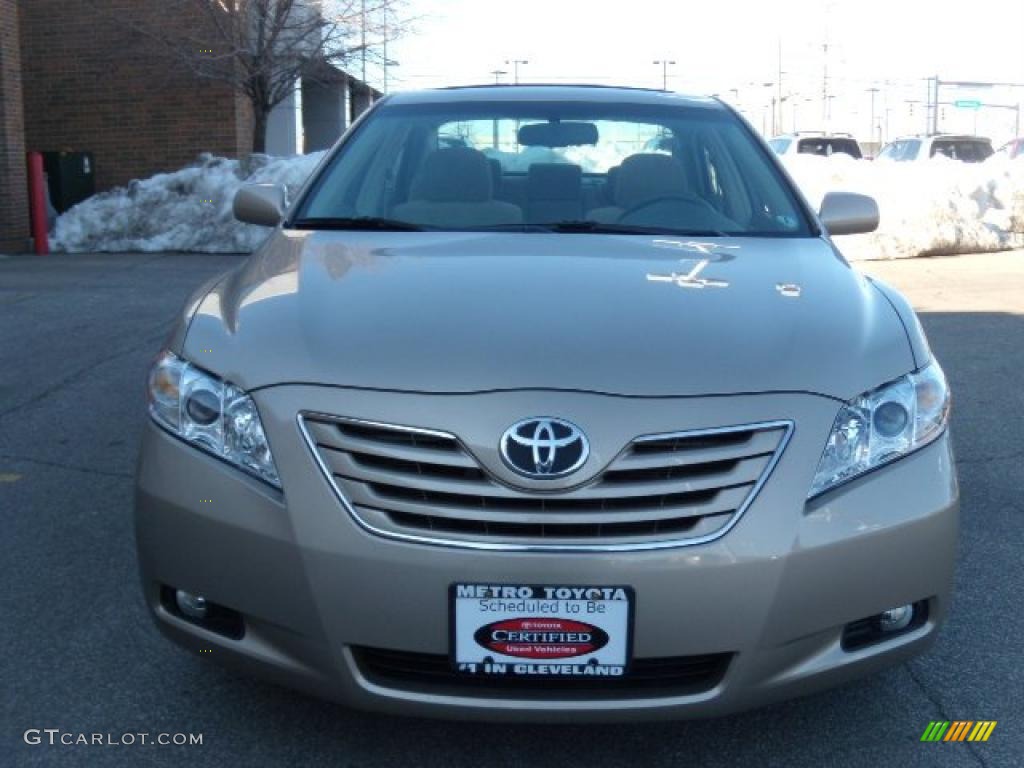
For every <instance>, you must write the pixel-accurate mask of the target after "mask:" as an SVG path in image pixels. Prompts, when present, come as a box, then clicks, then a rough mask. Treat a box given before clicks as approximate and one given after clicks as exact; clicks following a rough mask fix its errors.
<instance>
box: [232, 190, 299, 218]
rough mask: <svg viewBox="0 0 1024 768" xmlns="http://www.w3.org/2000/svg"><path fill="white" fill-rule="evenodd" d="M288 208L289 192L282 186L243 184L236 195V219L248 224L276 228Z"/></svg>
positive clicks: (234, 207)
mask: <svg viewBox="0 0 1024 768" xmlns="http://www.w3.org/2000/svg"><path fill="white" fill-rule="evenodd" d="M287 207H288V192H287V190H285V188H284V187H282V186H281V185H280V184H243V185H242V186H241V187H240V188H239V190H238V192H236V193H235V203H234V206H233V209H234V213H235V218H236V219H238V220H239V221H241V222H244V223H246V224H259V225H260V226H261V227H276V226H277V225H278V224H280V223H281V219H283V218H284V212H285V209H286V208H287Z"/></svg>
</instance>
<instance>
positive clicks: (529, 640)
mask: <svg viewBox="0 0 1024 768" xmlns="http://www.w3.org/2000/svg"><path fill="white" fill-rule="evenodd" d="M450 601H451V625H452V653H451V656H452V663H453V664H454V666H455V668H456V669H457V670H458V671H459V672H462V673H465V674H469V675H495V676H520V675H534V676H547V677H597V676H605V677H621V676H622V675H624V674H626V671H627V668H628V665H629V659H630V653H631V650H632V637H631V633H632V624H633V590H632V589H631V588H629V587H607V586H585V587H581V586H519V585H508V584H453V585H452V586H451V590H450Z"/></svg>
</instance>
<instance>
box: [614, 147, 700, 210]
mask: <svg viewBox="0 0 1024 768" xmlns="http://www.w3.org/2000/svg"><path fill="white" fill-rule="evenodd" d="M685 174H686V171H685V169H684V168H683V164H682V163H680V162H679V161H678V160H676V159H675V158H674V157H672V156H671V155H660V154H656V153H653V152H652V153H643V154H637V155H630V156H629V157H627V158H626V159H625V160H623V161H622V165H621V166H619V172H618V173H617V174H616V179H615V202H616V204H617V205H619V206H621V207H622V208H632V207H633V206H635V205H639V204H640V203H643V202H645V201H647V200H653V199H654V198H657V197H663V196H665V195H680V194H683V193H684V192H686V175H685Z"/></svg>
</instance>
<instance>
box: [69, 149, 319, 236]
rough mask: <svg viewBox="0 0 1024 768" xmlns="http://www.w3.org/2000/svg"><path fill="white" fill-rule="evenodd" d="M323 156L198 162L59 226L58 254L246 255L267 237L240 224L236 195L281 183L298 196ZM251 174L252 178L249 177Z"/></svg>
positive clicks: (81, 207)
mask: <svg viewBox="0 0 1024 768" xmlns="http://www.w3.org/2000/svg"><path fill="white" fill-rule="evenodd" d="M321 157H323V153H322V152H317V153H313V154H309V155H298V156H295V157H268V156H266V155H253V156H252V157H251V158H250V159H249V160H248V161H247V163H246V168H244V169H243V166H242V164H241V163H239V161H238V160H228V159H225V158H222V157H213V156H212V155H205V154H204V155H201V156H200V157H199V160H198V161H197V162H196V163H195V164H194V165H190V166H188V167H187V168H183V169H182V170H180V171H174V172H173V173H161V174H158V175H156V176H152V177H150V178H148V179H144V180H141V181H133V182H132V183H131V184H129V185H128V186H127V187H120V188H118V189H112V190H110V191H108V192H103V193H101V194H98V195H96V196H94V197H91V198H89V199H88V200H85V201H83V202H82V203H79V204H78V205H76V206H75V207H74V208H72V209H71V210H69V211H67V212H66V213H64V214H63V215H61V216H60V217H59V218H58V219H57V225H56V228H55V230H54V233H53V238H52V241H51V245H52V247H53V249H54V250H56V251H68V252H89V251H201V252H206V253H231V252H249V251H252V250H253V249H254V248H255V247H256V246H258V245H259V244H260V243H261V242H262V241H263V240H264V239H265V238H266V236H267V233H268V231H269V230H267V229H266V228H265V227H256V226H252V225H248V224H241V223H239V222H237V221H235V219H234V217H233V215H232V212H231V207H232V203H233V202H234V198H235V192H236V191H237V190H238V188H239V187H240V186H241V185H242V184H243V183H246V182H276V183H278V184H285V185H287V186H288V190H289V193H291V194H294V193H295V192H296V191H297V190H298V188H299V187H300V186H301V185H302V183H303V182H304V181H305V180H306V178H307V177H308V176H309V174H310V173H311V172H312V171H313V168H314V167H316V164H317V163H318V162H319V161H320V158H321ZM246 171H247V172H246Z"/></svg>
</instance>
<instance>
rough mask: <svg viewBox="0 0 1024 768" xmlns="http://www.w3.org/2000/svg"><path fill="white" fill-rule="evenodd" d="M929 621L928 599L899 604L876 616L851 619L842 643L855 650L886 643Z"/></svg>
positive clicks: (845, 649) (846, 648) (845, 647)
mask: <svg viewBox="0 0 1024 768" xmlns="http://www.w3.org/2000/svg"><path fill="white" fill-rule="evenodd" d="M927 621H928V601H927V600H918V601H917V602H916V603H908V604H907V605H897V606H895V607H893V608H889V609H888V610H885V611H882V612H881V613H876V614H875V615H874V616H867V617H865V618H863V619H858V620H857V621H851V622H850V623H849V624H847V625H846V626H845V627H843V635H842V638H841V645H842V648H843V650H844V651H855V650H857V649H859V648H865V647H867V646H869V645H875V644H877V643H884V642H887V641H889V640H891V639H895V638H897V637H899V636H900V635H904V634H906V633H908V632H913V631H914V630H915V629H919V628H920V627H923V626H924V624H925V622H927Z"/></svg>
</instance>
